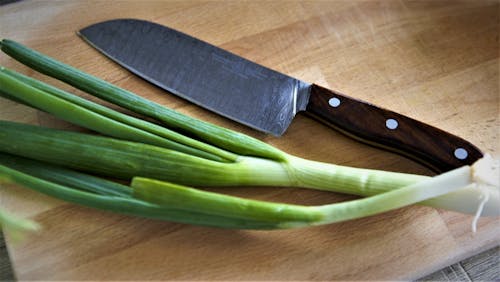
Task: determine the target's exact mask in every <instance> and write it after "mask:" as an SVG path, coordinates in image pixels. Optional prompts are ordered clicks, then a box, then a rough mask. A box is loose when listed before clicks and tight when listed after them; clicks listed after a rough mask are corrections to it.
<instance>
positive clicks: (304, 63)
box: [0, 1, 500, 280]
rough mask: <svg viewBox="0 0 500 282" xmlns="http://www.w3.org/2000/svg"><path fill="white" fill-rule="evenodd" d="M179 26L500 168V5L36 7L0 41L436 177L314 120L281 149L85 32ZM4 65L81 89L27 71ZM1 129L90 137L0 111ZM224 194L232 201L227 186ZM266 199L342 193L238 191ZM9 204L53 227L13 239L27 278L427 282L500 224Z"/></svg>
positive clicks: (7, 198) (296, 125)
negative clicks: (172, 89)
mask: <svg viewBox="0 0 500 282" xmlns="http://www.w3.org/2000/svg"><path fill="white" fill-rule="evenodd" d="M124 17H132V18H141V19H147V20H152V21H155V22H158V23H160V24H164V25H168V26H170V27H173V28H176V29H178V30H181V31H184V32H186V33H189V34H191V35H193V36H196V37H198V38H200V39H203V40H206V41H208V42H210V43H213V44H215V45H218V46H221V47H223V48H225V49H227V50H230V51H232V52H234V53H237V54H239V55H242V56H244V57H246V58H248V59H251V60H253V61H256V62H258V63H261V64H263V65H265V66H268V67H271V68H273V69H275V70H278V71H281V72H284V73H287V74H289V75H292V76H295V77H297V78H300V79H302V80H306V81H309V82H315V83H318V84H320V85H323V86H326V87H329V88H331V89H335V90H338V91H340V92H343V93H346V94H349V95H352V96H355V97H357V98H360V99H363V100H366V101H369V102H372V103H375V104H378V105H380V106H383V107H386V108H389V109H392V110H395V111H397V112H400V113H402V114H406V115H409V116H411V117H413V118H416V119H419V120H422V121H424V122H427V123H430V124H432V125H435V126H438V127H440V128H442V129H444V130H447V131H450V132H453V133H455V134H457V135H459V136H461V137H464V138H466V139H468V140H470V141H471V142H472V143H474V144H476V145H477V146H479V147H480V148H482V149H483V150H484V151H486V152H489V153H491V154H493V155H494V156H496V157H498V155H499V146H498V125H499V123H498V121H499V115H498V101H499V97H498V96H499V95H498V94H499V83H498V82H499V68H498V66H499V53H498V51H499V49H498V28H499V26H498V19H499V15H498V2H494V1H477V2H473V1H451V2H443V1H428V2H421V1H418V2H401V1H382V2H376V1H366V2H361V1H325V2H293V1H266V2H237V1H230V2H217V1H216V2H187V1H180V2H170V1H161V2H153V1H147V2H142V1H131V2H126V1H120V2H112V1H100V2H95V1H81V2H74V1H59V2H51V1H22V2H19V3H13V4H9V5H6V6H2V7H0V35H1V36H2V37H4V38H10V39H14V40H16V41H19V42H21V43H24V44H26V45H28V46H31V47H33V48H35V49H38V50H39V51H41V52H43V53H46V54H48V55H50V56H53V57H55V58H57V59H59V60H61V61H64V62H66V63H68V64H71V65H73V66H75V67H77V68H80V69H83V70H85V71H87V72H89V73H91V74H94V75H96V76H99V77H101V78H104V79H106V80H108V81H110V82H113V83H116V84H117V85H119V86H121V87H124V88H127V89H129V90H132V91H134V92H136V93H138V94H140V95H143V96H145V97H147V98H149V99H152V100H155V101H158V102H160V103H162V104H164V105H166V106H168V107H171V108H175V109H177V110H179V111H180V112H183V113H186V114H188V115H191V116H195V117H198V118H201V119H204V120H207V121H210V122H214V123H217V124H219V125H223V126H226V127H229V128H232V129H235V130H238V131H242V132H245V133H248V134H250V135H252V136H255V137H257V138H260V139H262V140H265V141H266V142H269V143H271V144H273V145H275V146H277V147H278V148H281V149H283V150H285V151H287V152H289V153H292V154H295V155H298V156H301V157H305V158H309V159H314V160H320V161H327V162H332V163H337V164H343V165H350V166H356V167H367V168H376V169H384V170H393V171H402V172H411V173H421V174H430V171H429V170H427V169H426V168H423V167H422V166H420V165H418V164H416V163H414V162H412V161H409V160H408V159H405V158H403V157H400V156H397V155H394V154H391V153H387V152H384V151H380V150H378V149H374V148H371V147H368V146H365V145H362V144H359V143H357V142H355V141H353V140H351V139H349V138H347V137H344V136H342V135H340V134H339V133H337V132H334V131H332V130H331V129H329V128H327V127H325V126H323V125H321V124H319V123H317V122H316V121H313V120H311V119H309V118H307V117H304V116H300V115H299V116H298V117H297V118H296V119H295V120H294V122H293V123H292V126H291V127H290V128H289V130H288V132H287V133H286V134H285V135H284V136H282V137H281V138H274V137H270V136H265V135H263V134H260V133H257V132H254V131H252V130H249V129H247V128H245V127H243V126H241V125H238V124H235V123H233V122H231V121H228V120H224V119H223V118H221V117H219V116H217V115H215V114H212V113H209V112H207V111H205V110H202V109H200V108H198V107H196V106H194V105H191V104H189V103H187V102H185V101H183V100H181V99H179V98H176V97H174V96H172V95H169V94H166V93H165V92H163V91H161V90H159V89H157V88H155V87H153V86H151V85H149V84H147V83H145V82H144V81H142V80H140V79H139V78H137V77H134V76H133V75H131V74H130V73H128V72H127V71H125V70H123V69H122V68H120V67H119V66H117V65H116V64H114V63H112V62H110V61H109V60H107V59H105V58H104V57H103V56H102V55H100V54H99V53H97V52H96V51H95V50H93V49H92V48H91V47H89V46H88V45H87V44H85V43H84V42H83V41H82V40H81V39H79V38H78V37H77V36H76V35H75V31H76V30H78V29H80V28H83V27H85V26H87V25H89V24H92V23H95V22H98V21H102V20H107V19H112V18H124ZM0 64H1V65H4V66H6V67H10V68H13V69H15V70H18V71H21V72H23V73H25V74H28V75H32V76H33V77H36V78H39V79H42V80H44V81H48V82H51V83H53V84H55V85H58V86H61V87H62V88H64V89H67V90H70V91H72V92H74V93H77V94H82V93H81V92H79V91H76V90H74V89H73V88H71V87H68V86H66V85H64V84H62V83H60V82H57V81H54V80H52V79H49V78H46V77H44V76H42V75H40V74H38V73H35V72H33V71H32V70H29V69H28V68H26V67H24V66H22V65H20V64H18V63H16V62H14V61H13V60H12V59H10V58H8V57H7V56H5V55H3V54H2V55H1V56H0ZM0 109H1V111H0V118H2V119H9V120H16V121H22V122H27V123H33V124H40V125H44V126H51V127H57V128H66V129H77V128H76V127H74V126H72V125H68V124H67V123H65V122H62V121H59V120H57V119H56V118H54V117H52V116H49V115H47V114H44V113H41V112H38V111H36V110H33V109H29V108H27V107H25V106H21V105H17V104H15V103H13V102H9V101H6V100H0ZM219 191H222V190H219ZM224 191H227V192H228V193H231V194H234V195H241V196H246V197H251V198H257V199H266V200H274V201H285V202H292V203H301V204H321V203H328V202H334V201H338V200H342V199H345V197H344V196H341V195H335V194H333V193H326V192H317V191H306V190H301V189H288V188H262V187H261V188H252V187H246V188H235V189H225V190H224ZM0 201H1V205H2V206H3V207H5V208H7V209H8V210H12V211H15V212H17V213H18V214H21V215H24V216H28V217H31V218H34V219H36V220H37V221H39V222H40V223H41V224H42V225H43V227H44V228H43V231H42V232H40V233H38V234H36V235H33V236H31V237H29V238H28V239H27V240H26V241H24V242H23V243H21V244H17V245H15V244H11V242H10V241H9V238H7V243H8V247H9V251H10V254H11V257H12V263H13V267H14V271H15V273H16V275H17V277H18V278H19V279H21V280H27V279H42V280H53V279H65V280H84V279H94V280H122V279H139V280H144V279H161V280H165V279H209V280H210V279H218V280H224V279H229V280H235V279H238V280H243V279H246V280H291V279H298V280H333V279H415V278H418V277H422V276H423V275H425V274H429V273H431V272H433V271H435V270H438V269H441V268H442V267H445V266H447V265H450V264H452V263H454V262H457V261H459V260H461V259H463V258H466V257H469V256H471V255H473V254H475V253H478V252H481V251H483V250H486V249H489V248H491V247H493V246H495V245H498V243H499V241H498V234H500V233H499V232H500V226H499V224H498V223H499V222H498V218H489V219H488V218H483V219H481V220H480V221H479V226H478V232H477V233H476V234H472V232H471V230H470V223H471V220H472V217H471V216H467V215H461V214H457V213H452V212H446V211H442V210H436V209H432V208H428V207H419V206H413V207H408V208H404V209H400V210H396V211H393V212H389V213H386V214H383V215H379V216H375V217H370V218H366V219H361V220H355V221H351V222H347V223H341V224H333V225H330V226H323V227H314V228H307V229H300V230H288V231H266V232H263V231H231V230H219V229H213V228H202V227H196V226H188V225H181V224H175V223H169V222H159V221H154V220H147V219H140V218H132V217H127V216H122V215H117V214H112V213H108V212H102V211H98V210H93V209H89V208H85V207H80V206H76V205H72V204H67V203H64V202H61V201H58V200H55V199H52V198H49V197H46V196H44V195H40V194H37V193H35V192H31V191H29V190H27V189H25V188H22V187H16V186H8V187H3V189H2V190H1V194H0Z"/></svg>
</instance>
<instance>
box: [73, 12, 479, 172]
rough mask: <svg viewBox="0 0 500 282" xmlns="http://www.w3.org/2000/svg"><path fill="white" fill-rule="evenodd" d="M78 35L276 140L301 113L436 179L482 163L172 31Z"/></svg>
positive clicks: (101, 30) (127, 22) (123, 28)
mask: <svg viewBox="0 0 500 282" xmlns="http://www.w3.org/2000/svg"><path fill="white" fill-rule="evenodd" d="M79 35H80V36H81V37H82V38H83V39H84V40H85V41H87V42H88V43H89V44H91V45H92V46H93V47H95V48H96V49H98V50H99V51H101V52H102V53H104V54H105V55H106V56H108V57H109V58H111V59H112V60H114V61H115V62H117V63H119V64H120V65H122V66H124V67H125V68H127V69H128V70H130V71H131V72H133V73H135V74H137V75H138V76H140V77H142V78H144V79H145V80H147V81H149V82H151V83H153V84H155V85H156V86H159V87H160V88H163V89H165V90H167V91H169V92H171V93H173V94H176V95H178V96H180V97H183V98H185V99H187V100H189V101H191V102H193V103H195V104H197V105H200V106H202V107H204V108H206V109H209V110H212V111H214V112H217V113H219V114H221V115H223V116H225V117H227V118H230V119H233V120H235V121H238V122H240V123H243V124H245V125H247V126H250V127H252V128H254V129H257V130H260V131H263V132H266V133H271V134H273V135H276V136H279V135H281V134H283V133H284V131H285V130H286V129H287V127H288V126H289V124H290V123H291V121H292V119H293V118H294V116H295V115H296V114H297V113H298V112H305V113H307V114H310V115H311V116H313V117H316V118H318V119H319V120H321V121H323V122H325V123H326V124H328V125H330V126H333V127H334V128H336V129H338V130H340V131H341V132H343V133H346V134H348V135H350V136H352V137H355V138H357V139H360V140H361V141H364V142H367V143H369V144H372V145H377V146H380V147H383V148H386V149H389V150H391V151H395V152H398V153H401V154H404V155H406V156H409V157H411V158H413V159H416V160H418V161H420V162H422V163H424V164H426V165H427V166H429V167H431V168H433V169H434V170H437V171H447V170H450V169H453V168H456V167H460V166H463V165H466V164H471V163H473V162H474V161H476V160H477V159H478V158H480V157H482V153H481V151H480V150H479V149H478V148H476V147H475V146H474V145H472V144H470V143H469V142H467V141H465V140H463V139H461V138H459V137H457V136H454V135H452V134H450V133H447V132H445V131H443V130H440V129H438V128H435V127H433V126H430V125H428V124H425V123H422V122H419V121H416V120H414V119H411V118H409V117H406V116H403V115H401V114H398V113H395V112H392V111H389V110H386V109H382V108H380V107H377V106H375V105H372V104H370V103H367V102H363V101H360V100H357V99H354V98H351V97H348V96H346V95H344V94H341V93H339V92H337V91H333V90H329V89H326V88H324V87H321V86H319V85H316V84H311V83H307V82H304V81H300V80H298V79H295V78H293V77H290V76H287V75H285V74H282V73H279V72H276V71H274V70H271V69H269V68H267V67H264V66H261V65H259V64H256V63H254V62H251V61H249V60H246V59H244V58H242V57H239V56H237V55H235V54H233V53H230V52H228V51H226V50H223V49H221V48H218V47H216V46H214V45H211V44H209V43H207V42H204V41H201V40H199V39H196V38H194V37H191V36H189V35H187V34H184V33H182V32H179V31H176V30H174V29H171V28H168V27H165V26H162V25H159V24H156V23H152V22H148V21H144V20H136V19H116V20H110V21H105V22H101V23H97V24H94V25H91V26H89V27H86V28H84V29H82V30H80V31H79Z"/></svg>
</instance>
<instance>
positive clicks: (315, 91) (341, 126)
mask: <svg viewBox="0 0 500 282" xmlns="http://www.w3.org/2000/svg"><path fill="white" fill-rule="evenodd" d="M306 113H308V114H310V115H312V116H313V117H315V118H318V119H319V120H321V121H322V122H325V123H326V124H328V125H330V126H333V127H334V128H336V129H338V130H340V131H341V132H343V133H345V134H347V135H349V136H351V137H354V138H356V139H358V140H360V141H363V142H365V143H368V144H371V145H375V146H377V147H382V148H384V149H387V150H390V151H393V152H396V153H399V154H402V155H405V156H407V157H410V158H412V159H414V160H416V161H419V162H421V163H422V164H424V165H426V166H427V167H429V168H431V169H433V170H434V171H437V172H444V171H448V170H451V169H454V168H457V167H460V166H463V165H469V164H472V163H473V162H475V161H476V160H477V159H479V158H481V157H482V156H483V154H482V153H481V151H480V150H479V149H478V148H477V147H476V146H474V145H472V144H471V143H469V142H467V141H465V140H464V139H462V138H460V137H458V136H455V135H452V134H450V133H448V132H445V131H443V130H441V129H438V128H436V127H433V126H431V125H428V124H425V123H422V122H419V121H417V120H414V119H412V118H409V117H406V116H403V115H401V114H398V113H395V112H392V111H389V110H386V109H382V108H379V107H377V106H374V105H372V104H369V103H367V102H363V101H360V100H356V99H353V98H351V97H348V96H345V95H343V94H340V93H338V92H335V91H332V90H329V89H326V88H324V87H321V86H318V85H312V88H311V97H310V99H309V104H308V105H307V108H306Z"/></svg>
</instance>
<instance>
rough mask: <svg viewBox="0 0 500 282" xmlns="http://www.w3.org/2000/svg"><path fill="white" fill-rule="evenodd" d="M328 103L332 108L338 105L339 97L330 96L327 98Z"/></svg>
mask: <svg viewBox="0 0 500 282" xmlns="http://www.w3.org/2000/svg"><path fill="white" fill-rule="evenodd" d="M328 104H329V105H330V106H332V107H334V108H336V107H338V106H340V99H339V98H336V97H333V98H330V100H328Z"/></svg>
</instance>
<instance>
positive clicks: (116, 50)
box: [80, 19, 310, 135]
mask: <svg viewBox="0 0 500 282" xmlns="http://www.w3.org/2000/svg"><path fill="white" fill-rule="evenodd" d="M80 35H81V36H82V37H83V38H84V39H85V40H86V41H88V42H89V43H90V44H91V45H92V46H94V47H95V48H97V49H98V50H100V51H101V52H103V53H104V54H105V55H107V56H108V57H110V58H111V59H113V60H114V61H116V62H117V63H119V64H121V65H122V66H124V67H125V68H127V69H128V70H130V71H132V72H133V73H135V74H137V75H139V76H140V77H142V78H144V79H145V80H147V81H149V82H151V83H153V84H155V85H157V86H159V87H161V88H163V89H165V90H167V91H169V92H171V93H173V94H176V95H178V96H181V97H183V98H185V99H187V100H189V101H191V102H193V103H195V104H197V105H200V106H202V107H204V108H206V109H209V110H212V111H214V112H217V113H219V114H221V115H223V116H226V117H228V118H230V119H233V120H236V121H238V122H241V123H243V124H245V125H248V126H250V127H252V128H255V129H257V130H261V131H264V132H266V133H271V134H274V135H281V134H283V132H284V131H285V130H286V128H287V127H288V125H289V124H290V122H291V121H292V119H293V117H294V116H295V114H296V113H297V112H298V111H301V110H304V109H305V106H306V105H307V101H308V99H309V86H310V84H308V83H305V82H302V81H300V80H297V79H294V78H292V77H289V76H286V75H284V74H281V73H278V72H276V71H273V70H271V69H269V68H266V67H263V66H260V65H258V64H256V63H253V62H250V61H248V60H246V59H244V58H241V57H239V56H237V55H234V54H232V53H230V52H227V51H225V50H222V49H220V48H218V47H216V46H213V45H210V44H208V43H206V42H203V41H200V40H198V39H196V38H193V37H191V36H189V35H186V34H184V33H181V32H178V31H176V30H173V29H170V28H167V27H164V26H161V25H158V24H155V23H151V22H147V21H142V20H132V19H123V20H112V21H107V22H102V23H98V24H95V25H92V26H89V27H87V28H85V29H83V30H81V31H80Z"/></svg>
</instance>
